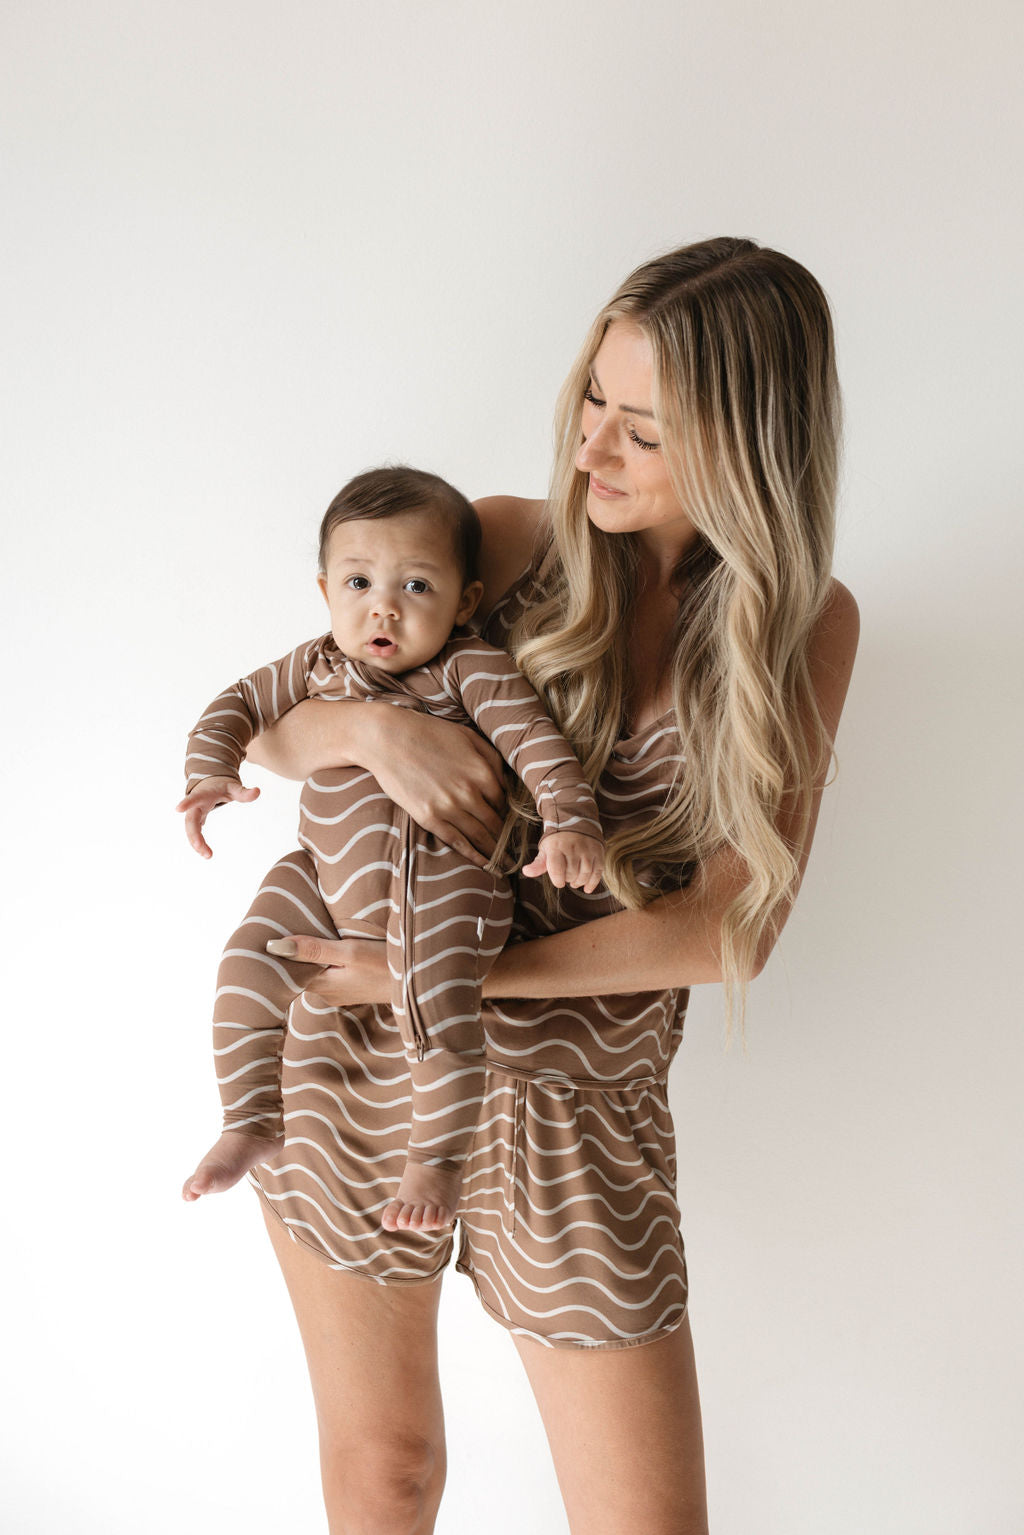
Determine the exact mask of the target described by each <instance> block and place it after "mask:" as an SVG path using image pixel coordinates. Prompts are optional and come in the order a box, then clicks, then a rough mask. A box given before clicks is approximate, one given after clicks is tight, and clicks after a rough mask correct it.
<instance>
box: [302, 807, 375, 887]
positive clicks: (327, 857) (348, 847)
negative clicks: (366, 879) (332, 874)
mask: <svg viewBox="0 0 1024 1535" xmlns="http://www.w3.org/2000/svg"><path fill="white" fill-rule="evenodd" d="M376 832H382V833H383V834H384V836H385V837H391V838H392V839H393V840H394V841H396V842H397V841H398V831H397V828H396V827H394V826H392V825H390V823H385V822H384V821H374V822H373V823H372V824H371V825H369V826H361V827H360V828H359V830H358V831H357V832H353V834H352V836H351V837H350V838H349V839H348V841H347V842H346V843H345V845H344V847H342V848H340V849H339V850H338V852H336V853H328V852H325V851H324V849H323V848H322V847H320V846H319V845H318V844H317V843H316V842H314V841H313V838H312V837H311V836H309V834H308V832H303V843H304V845H307V846H308V847H309V849H310V851H311V852H312V853H315V855H316V857H317V858H319V859H320V860H321V862H322V863H326V864H332V865H333V864H336V863H340V862H341V860H342V859H343V858H346V857H347V856H348V854H349V853H350V852H351V851H352V849H353V848H354V847H355V845H356V843H357V842H362V841H363V840H364V838H366V837H372V836H373V835H374V834H375V833H376ZM368 867H369V868H371V869H391V868H392V867H393V866H392V865H391V864H390V863H388V862H386V861H384V862H377V863H371V864H369V865H368ZM364 872H365V870H364V869H359V870H357V871H356V873H355V874H354V875H353V877H352V879H350V880H348V881H347V882H346V883H345V884H344V885H343V886H342V887H341V888H342V889H343V890H347V889H348V887H349V885H351V884H352V883H353V882H354V881H355V880H356V879H358V878H359V877H360V875H361V874H363V873H364ZM320 882H321V889H322V888H323V874H322V873H321V875H320ZM335 899H337V897H335Z"/></svg>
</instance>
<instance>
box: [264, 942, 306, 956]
mask: <svg viewBox="0 0 1024 1535" xmlns="http://www.w3.org/2000/svg"><path fill="white" fill-rule="evenodd" d="M298 952H299V947H298V944H297V943H296V942H295V939H294V938H271V939H269V940H268V942H267V953H268V954H276V955H278V957H279V958H280V959H294V958H295V956H296V954H297V953H298Z"/></svg>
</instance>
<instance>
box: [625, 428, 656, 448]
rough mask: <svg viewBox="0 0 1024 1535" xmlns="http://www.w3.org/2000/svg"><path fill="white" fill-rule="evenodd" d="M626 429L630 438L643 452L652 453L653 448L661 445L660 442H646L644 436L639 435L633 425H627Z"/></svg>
mask: <svg viewBox="0 0 1024 1535" xmlns="http://www.w3.org/2000/svg"><path fill="white" fill-rule="evenodd" d="M628 431H629V436H630V440H631V441H632V442H635V443H636V445H637V447H638V448H643V450H644V452H645V453H653V452H654V450H655V448H660V447H661V443H660V442H648V441H647V438H646V437H641V436H640V435H639V434H638V432H637V431H636V430H635V428H634V427H629V428H628Z"/></svg>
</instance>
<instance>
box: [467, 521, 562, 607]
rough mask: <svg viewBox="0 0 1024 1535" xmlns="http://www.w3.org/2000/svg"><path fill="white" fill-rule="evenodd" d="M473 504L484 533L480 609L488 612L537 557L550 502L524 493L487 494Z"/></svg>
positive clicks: (481, 557)
mask: <svg viewBox="0 0 1024 1535" xmlns="http://www.w3.org/2000/svg"><path fill="white" fill-rule="evenodd" d="M473 504H474V506H475V507H476V510H477V513H478V515H479V517H480V526H481V528H482V529H483V535H484V539H483V548H482V549H481V551H480V579H481V580H482V581H483V583H484V595H483V598H482V599H481V602H480V608H479V611H480V612H481V613H487V612H489V611H490V609H491V608H492V607H493V606H494V604H495V603H496V602H497V601H498V599H499V597H501V596H503V595H504V593H505V592H507V591H508V589H509V587H510V586H511V585H512V583H513V581H514V580H515V579H516V577H517V576H518V575H520V574H521V572H522V571H524V570H525V569H526V567H527V565H529V563H530V561H531V559H532V558H533V554H534V550H535V549H536V546H537V541H538V539H539V538H540V537H541V535H542V531H543V528H544V525H545V510H544V509H545V506H546V504H547V503H546V502H545V501H544V500H543V499H541V500H529V499H527V498H525V497H523V496H485V497H484V498H483V499H482V500H480V501H475V502H474V503H473Z"/></svg>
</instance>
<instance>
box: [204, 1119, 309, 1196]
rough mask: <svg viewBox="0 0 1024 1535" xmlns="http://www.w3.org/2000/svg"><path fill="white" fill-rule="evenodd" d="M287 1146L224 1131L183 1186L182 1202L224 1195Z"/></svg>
mask: <svg viewBox="0 0 1024 1535" xmlns="http://www.w3.org/2000/svg"><path fill="white" fill-rule="evenodd" d="M283 1145H284V1140H283V1139H280V1140H275V1139H273V1138H272V1137H270V1136H265V1135H246V1133H245V1131H244V1130H225V1131H224V1134H223V1135H222V1136H221V1138H220V1140H219V1141H218V1142H217V1144H216V1145H215V1146H211V1147H210V1149H209V1151H208V1152H207V1153H206V1155H205V1157H204V1158H203V1160H202V1161H201V1162H200V1164H199V1166H198V1167H197V1168H196V1170H195V1172H194V1173H193V1174H192V1176H191V1178H186V1179H185V1182H184V1184H183V1186H182V1190H181V1197H182V1199H187V1200H193V1199H199V1198H201V1197H202V1195H203V1194H223V1192H224V1190H225V1189H229V1188H231V1187H232V1186H233V1185H234V1184H236V1183H237V1182H238V1180H239V1178H242V1177H244V1175H245V1174H246V1173H247V1172H248V1171H249V1169H250V1167H255V1166H256V1164H257V1163H258V1162H269V1161H271V1160H272V1159H273V1158H274V1157H275V1156H277V1153H278V1152H279V1151H280V1150H281V1148H282V1147H283Z"/></svg>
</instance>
